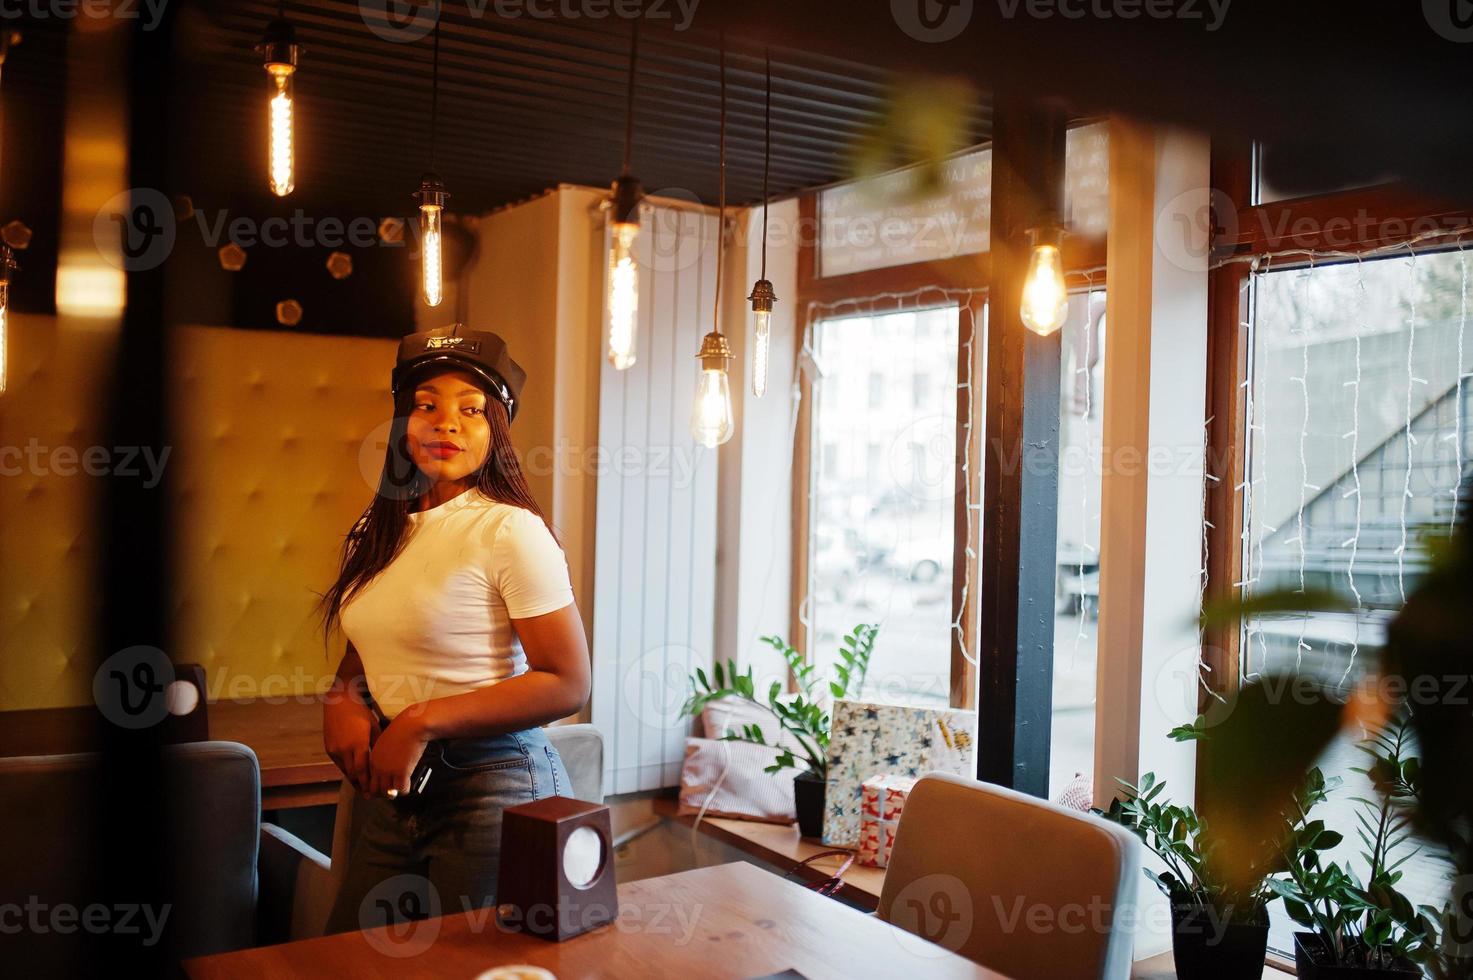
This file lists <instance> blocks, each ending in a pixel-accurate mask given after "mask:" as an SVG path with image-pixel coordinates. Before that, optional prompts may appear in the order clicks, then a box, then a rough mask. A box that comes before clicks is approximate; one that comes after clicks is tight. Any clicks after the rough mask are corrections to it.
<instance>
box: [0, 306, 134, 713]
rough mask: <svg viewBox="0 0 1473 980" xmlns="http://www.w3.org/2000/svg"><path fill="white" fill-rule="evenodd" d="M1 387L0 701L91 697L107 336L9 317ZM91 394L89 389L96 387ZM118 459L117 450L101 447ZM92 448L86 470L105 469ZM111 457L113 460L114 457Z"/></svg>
mask: <svg viewBox="0 0 1473 980" xmlns="http://www.w3.org/2000/svg"><path fill="white" fill-rule="evenodd" d="M9 328H10V336H9V341H10V342H9V345H8V354H9V357H8V360H9V370H8V372H7V375H8V380H9V383H8V385H7V388H6V391H5V394H3V395H0V710H10V709H15V708H43V707H52V706H56V705H67V704H81V703H83V702H85V701H87V700H89V699H90V698H91V691H92V669H93V667H94V658H93V657H92V655H91V652H90V649H89V643H90V642H91V636H92V627H93V622H92V613H93V610H94V609H95V608H96V606H95V603H94V602H93V601H92V598H91V597H92V595H93V594H94V593H93V590H92V587H91V583H90V581H89V579H88V576H89V575H90V574H91V569H92V565H93V563H94V562H95V560H96V551H95V542H96V537H97V536H96V533H95V532H96V519H95V513H94V511H95V508H96V504H97V493H96V491H97V489H98V485H99V484H98V481H99V480H103V479H106V477H105V476H96V475H87V473H86V472H85V470H84V468H83V461H84V459H86V456H85V454H86V453H87V451H88V450H89V449H93V448H95V447H101V446H102V442H103V438H104V432H103V426H102V424H101V416H100V413H99V411H98V404H99V402H100V400H101V393H102V391H103V386H104V385H105V383H106V380H107V376H106V373H105V372H106V371H107V368H108V365H109V364H110V363H111V361H112V356H113V348H114V339H113V335H112V332H111V331H110V330H106V329H96V328H93V329H85V328H84V329H77V328H75V327H73V328H69V329H61V328H59V326H58V320H57V318H56V317H51V316H28V315H24V314H12V315H11V317H10V324H9ZM93 393H96V395H95V396H94V394H93ZM109 458H110V459H112V460H114V461H116V460H117V459H118V458H119V457H118V456H117V455H116V454H112V453H109ZM99 460H100V457H99V456H98V455H97V453H96V452H94V454H93V457H92V459H91V462H90V465H89V466H88V468H90V469H91V470H92V471H93V472H94V473H96V472H98V471H99V470H100V469H102V468H103V467H102V466H101V464H100V462H99ZM114 465H116V462H115V463H114Z"/></svg>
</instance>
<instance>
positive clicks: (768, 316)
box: [747, 54, 777, 398]
mask: <svg viewBox="0 0 1473 980" xmlns="http://www.w3.org/2000/svg"><path fill="white" fill-rule="evenodd" d="M762 60H763V63H764V66H765V75H766V78H767V95H766V98H765V100H764V102H763V109H762V275H761V276H760V277H759V278H758V280H757V281H756V282H755V283H753V285H752V295H750V296H748V297H747V299H748V300H750V301H751V303H752V317H753V319H754V321H755V323H754V324H753V327H754V329H753V331H752V394H753V395H754V396H756V397H758V398H761V397H762V396H763V395H765V394H767V361H768V351H769V348H770V347H771V345H772V304H774V303H776V302H777V293H776V292H774V291H773V288H772V283H770V282H768V281H767V201H768V197H769V195H768V190H767V181H768V178H769V177H770V176H771V172H772V56H771V55H770V54H769V55H764V56H763V59H762Z"/></svg>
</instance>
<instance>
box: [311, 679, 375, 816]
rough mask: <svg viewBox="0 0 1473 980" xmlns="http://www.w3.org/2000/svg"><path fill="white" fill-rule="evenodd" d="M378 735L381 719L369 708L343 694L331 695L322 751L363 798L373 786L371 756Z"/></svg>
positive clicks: (324, 708)
mask: <svg viewBox="0 0 1473 980" xmlns="http://www.w3.org/2000/svg"><path fill="white" fill-rule="evenodd" d="M378 734H379V732H378V719H377V718H375V717H374V716H373V712H372V711H371V710H369V708H368V705H366V704H364V703H363V702H362V701H360V700H359V699H358V698H356V697H354V696H353V695H351V694H349V693H348V692H346V691H343V690H334V691H333V692H331V693H330V694H328V696H327V698H326V700H325V702H324V703H323V706H322V745H323V748H325V749H327V754H328V756H329V757H331V758H332V761H333V764H334V765H336V766H337V767H338V768H339V769H341V770H342V773H343V776H344V777H346V778H347V780H348V782H350V783H352V784H353V788H354V789H356V790H357V791H358V792H360V793H362V794H363V795H364V796H367V795H368V792H369V786H370V783H371V771H370V769H369V753H370V752H371V751H372V749H373V743H374V740H375V739H376V738H377V737H378Z"/></svg>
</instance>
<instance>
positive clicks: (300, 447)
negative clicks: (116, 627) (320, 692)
mask: <svg viewBox="0 0 1473 980" xmlns="http://www.w3.org/2000/svg"><path fill="white" fill-rule="evenodd" d="M11 326H12V333H11V344H10V372H9V374H10V386H9V390H8V391H7V392H6V394H5V395H4V396H0V447H18V448H19V449H20V450H21V451H22V452H24V451H25V448H26V446H27V445H28V443H29V442H30V440H32V439H34V440H35V445H38V446H40V447H44V448H45V449H46V450H47V452H46V453H41V454H36V453H32V454H31V456H32V457H34V458H37V459H40V460H41V463H40V465H34V464H32V463H30V462H28V461H27V457H26V456H24V455H22V456H21V457H19V459H17V457H16V454H15V453H14V452H10V453H8V454H7V455H5V456H4V457H3V458H0V464H3V465H4V466H5V469H4V472H3V475H0V576H3V578H0V710H14V709H19V708H41V707H56V706H63V705H75V704H83V703H86V702H87V701H88V700H90V698H91V684H92V670H93V667H94V664H95V658H94V657H93V656H91V655H90V652H89V649H88V644H89V642H90V635H91V634H90V627H91V621H90V616H91V614H92V610H93V608H94V604H93V602H92V599H91V598H90V597H91V596H92V595H94V594H95V591H94V588H93V585H92V583H91V582H90V581H89V579H88V577H89V576H90V574H91V569H92V564H93V561H94V553H93V550H92V542H93V541H94V540H95V537H96V534H95V518H94V508H95V506H96V501H97V492H98V490H99V489H100V487H101V484H100V482H99V481H100V480H102V479H105V478H106V477H103V476H88V475H84V474H81V473H80V472H77V473H72V474H68V473H66V472H65V470H67V469H68V468H69V467H68V466H67V465H66V457H65V456H61V455H58V454H57V453H56V452H55V449H56V448H57V447H62V446H67V447H71V449H72V450H73V451H74V452H75V453H76V454H78V456H79V457H80V454H81V453H82V452H83V451H84V450H86V448H87V447H89V446H99V445H101V443H102V441H103V434H102V431H101V425H100V421H99V418H98V416H99V412H98V399H94V398H91V397H89V396H88V395H87V394H86V393H87V392H89V391H98V392H100V391H101V385H102V384H103V382H104V375H103V372H104V371H105V370H106V368H107V366H108V364H109V363H110V360H111V356H112V351H113V339H112V336H111V334H110V333H109V332H106V331H91V330H72V329H62V328H61V327H59V326H58V321H57V319H56V318H54V317H26V316H17V317H15V318H14V319H13V321H12V325H11ZM174 340H175V363H174V373H175V377H176V379H177V380H176V384H175V387H174V391H175V399H174V403H173V410H174V424H175V433H176V439H175V444H174V445H172V446H171V447H170V451H169V456H168V457H167V460H166V465H167V469H168V476H169V482H168V483H166V484H165V485H166V486H168V487H169V489H170V491H171V492H173V493H174V494H175V495H176V503H177V510H176V513H175V520H176V524H175V529H176V571H175V574H176V586H177V588H176V594H175V597H174V601H175V616H176V619H175V642H176V644H177V649H175V650H171V651H169V653H170V655H171V656H172V658H173V659H174V660H175V661H176V662H195V663H200V664H203V665H204V666H205V669H206V673H207V679H208V684H209V690H210V693H211V696H212V697H215V698H222V697H223V698H229V697H260V696H273V695H289V694H295V693H300V692H303V691H306V690H312V689H316V688H317V687H319V686H320V685H321V684H322V683H325V680H326V678H327V677H328V676H330V675H331V673H332V671H333V670H334V669H335V668H336V666H337V658H338V656H339V655H340V653H341V650H342V644H341V641H340V640H336V641H334V643H333V644H332V645H331V646H330V647H329V648H328V651H330V652H328V651H325V650H324V647H323V643H322V639H321V632H320V630H319V627H318V619H317V617H316V614H315V608H314V607H315V603H316V600H317V593H319V592H321V591H322V590H324V589H325V588H326V587H327V585H328V584H329V583H330V581H331V578H332V575H333V573H334V571H335V570H336V567H337V564H336V563H337V558H338V549H339V547H340V546H341V543H342V538H343V535H344V533H346V531H347V529H348V528H349V527H350V526H351V525H352V523H353V520H354V519H355V518H356V517H357V515H358V514H359V513H361V512H362V510H363V508H364V507H365V506H366V505H367V504H368V501H369V497H370V495H371V494H372V492H373V482H372V480H371V478H370V477H369V476H365V475H363V468H364V467H363V466H361V465H360V452H362V451H363V448H364V445H365V442H368V443H369V444H370V448H369V449H368V456H369V458H370V460H371V462H370V463H369V465H368V469H369V470H370V473H376V470H377V465H378V462H379V461H380V460H381V459H382V446H383V442H382V437H383V434H384V431H385V430H386V427H387V422H388V419H389V415H390V413H391V411H392V405H391V403H390V400H389V394H388V377H389V369H390V367H391V366H392V364H393V357H394V346H395V343H394V341H391V340H370V339H365V338H345V337H324V336H316V335H295V334H289V333H284V332H277V331H248V330H231V329H223V328H214V327H184V328H179V329H178V330H176V331H175V337H174ZM79 392H81V393H82V394H81V395H80V396H79V395H78V393H79ZM380 426H383V429H379V427H380ZM105 448H107V447H105ZM112 458H113V459H118V458H120V457H119V456H118V455H117V454H113V456H112ZM17 463H18V464H19V465H18V466H17ZM70 468H72V469H76V470H78V471H79V470H80V466H79V465H78V464H77V463H76V462H75V461H73V463H72V464H71V467H70ZM17 470H18V471H17Z"/></svg>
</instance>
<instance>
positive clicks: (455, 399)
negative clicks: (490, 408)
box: [407, 370, 491, 483]
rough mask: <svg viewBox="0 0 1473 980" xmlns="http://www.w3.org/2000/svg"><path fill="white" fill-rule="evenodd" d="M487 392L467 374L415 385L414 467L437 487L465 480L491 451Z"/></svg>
mask: <svg viewBox="0 0 1473 980" xmlns="http://www.w3.org/2000/svg"><path fill="white" fill-rule="evenodd" d="M486 409H487V405H486V393H485V392H484V391H482V390H481V389H480V387H478V386H477V385H476V383H475V381H474V380H472V375H471V374H469V373H468V372H465V371H456V370H446V371H442V372H439V373H437V374H431V375H426V376H425V377H424V378H423V379H422V380H420V382H419V383H418V384H417V385H416V386H415V389H414V404H413V405H412V406H411V408H410V411H409V424H408V427H407V435H408V440H409V455H410V458H411V459H413V460H414V465H415V466H418V467H419V468H420V470H421V471H422V472H423V473H424V474H425V476H427V477H429V478H430V480H431V481H433V482H435V483H444V482H447V481H457V480H463V479H465V478H466V477H469V476H471V475H472V474H473V473H475V472H476V471H477V470H479V469H480V468H481V464H483V463H484V462H485V461H486V457H487V455H488V454H489V453H490V451H491V425H490V423H488V422H487V421H486Z"/></svg>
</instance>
